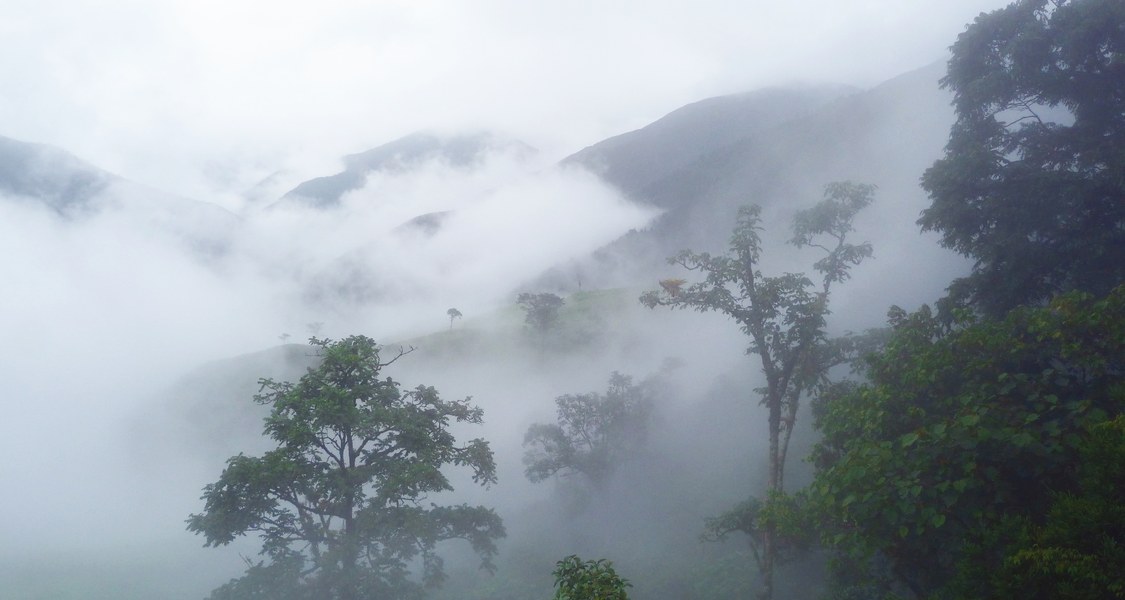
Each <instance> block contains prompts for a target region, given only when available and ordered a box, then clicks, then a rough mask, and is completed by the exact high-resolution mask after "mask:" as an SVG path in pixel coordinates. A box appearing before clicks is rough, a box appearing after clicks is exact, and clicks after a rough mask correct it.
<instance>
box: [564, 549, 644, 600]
mask: <svg viewBox="0 0 1125 600" xmlns="http://www.w3.org/2000/svg"><path fill="white" fill-rule="evenodd" d="M551 574H552V575H554V576H555V587H556V588H558V590H556V591H555V600H628V598H629V595H628V594H627V593H626V591H625V590H626V589H627V588H630V587H633V586H632V584H630V583H629V580H627V579H623V578H621V577H620V576H619V575H618V574H617V571H615V570H614V569H613V563H612V562H610V561H608V560H605V559H604V558H603V559H600V560H587V561H583V560H582V559H581V558H579V557H578V556H576V555H571V556H568V557H566V558H564V559H562V560H560V561H559V562H557V563H555V570H554V571H553V572H552V573H551Z"/></svg>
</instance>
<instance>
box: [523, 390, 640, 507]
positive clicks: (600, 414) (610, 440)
mask: <svg viewBox="0 0 1125 600" xmlns="http://www.w3.org/2000/svg"><path fill="white" fill-rule="evenodd" d="M652 396H653V392H652V390H651V386H648V385H645V384H639V385H637V384H634V383H633V378H632V377H629V376H627V375H622V374H620V373H617V372H616V371H615V372H614V373H613V374H612V375H611V376H610V378H609V388H608V389H607V390H606V393H605V395H602V394H598V393H589V394H577V395H575V394H565V395H563V396H559V397H558V398H555V405H556V406H557V413H558V422H557V423H549V424H548V423H535V424H533V425H532V426H531V427H528V429H527V434H526V435H525V436H524V440H523V445H524V446H525V447H528V448H529V449H528V451H527V453H526V454H525V455H524V459H523V462H524V465H525V466H526V467H527V470H526V474H527V478H528V479H530V480H531V481H532V482H540V481H543V480H545V479H547V478H549V477H552V476H554V475H555V474H557V473H559V472H562V473H577V474H581V475H583V476H585V477H586V478H587V479H589V480H590V481H591V482H593V484H594V485H595V486H596V487H600V486H602V485H603V484H604V483H605V482H606V480H607V479H608V478H609V476H610V475H611V474H612V473H613V470H614V468H615V467H616V466H617V465H618V463H620V462H621V460H623V459H624V458H625V457H626V456H627V455H629V454H630V453H632V452H634V451H635V450H636V449H637V448H638V447H639V446H640V444H641V443H642V442H643V441H644V437H645V433H646V432H647V429H648V424H649V421H650V419H651V416H652V409H653V406H652V405H653V402H652Z"/></svg>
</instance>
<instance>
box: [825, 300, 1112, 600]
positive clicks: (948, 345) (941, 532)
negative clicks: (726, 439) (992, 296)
mask: <svg viewBox="0 0 1125 600" xmlns="http://www.w3.org/2000/svg"><path fill="white" fill-rule="evenodd" d="M891 322H892V325H893V326H894V333H893V335H892V337H891V339H890V340H889V342H888V343H887V345H886V347H885V348H884V349H883V350H882V351H881V352H879V353H876V354H873V355H871V356H870V357H868V358H867V359H866V361H865V366H864V368H863V370H862V374H863V375H864V376H865V377H866V378H867V382H866V383H863V384H852V385H849V386H846V387H844V388H843V389H842V390H840V391H839V393H838V394H836V395H835V396H834V397H833V398H832V399H831V400H830V401H828V402H827V403H826V404H825V406H823V407H822V410H821V412H820V414H821V417H820V419H819V423H818V425H819V428H820V429H821V431H822V433H823V439H822V441H821V442H820V443H819V444H818V446H817V448H816V449H815V451H814V455H813V458H814V461H815V464H816V467H817V473H816V476H815V479H814V482H813V484H812V485H811V486H810V488H809V489H808V494H809V502H810V504H811V505H812V506H813V507H814V510H815V513H816V514H817V515H818V516H819V519H820V522H819V524H818V525H817V526H816V529H818V530H819V531H821V532H822V533H823V535H824V540H825V541H826V542H827V543H828V544H829V545H831V546H833V547H834V548H836V550H837V551H838V552H839V553H840V555H841V557H842V559H843V560H844V561H845V563H846V564H847V565H849V571H850V572H849V573H848V576H849V577H850V578H851V579H852V580H853V583H855V584H856V585H859V586H864V587H867V588H870V587H871V586H873V585H874V586H876V587H882V588H883V591H884V592H903V591H908V592H909V593H911V594H912V595H913V596H914V597H918V598H929V597H940V598H966V599H968V598H995V597H999V596H998V594H999V592H1000V591H1001V589H1000V588H999V587H998V584H997V580H996V577H997V574H999V573H1003V572H1004V570H1005V569H1012V568H1014V567H1013V566H1012V564H1011V561H1012V560H1015V559H1016V558H1017V557H1018V556H1019V554H1018V552H1019V551H1020V549H1021V548H1024V549H1026V548H1028V547H1029V546H1030V547H1033V546H1034V544H1022V543H1021V542H1020V540H1021V539H1025V538H1026V532H1027V526H1028V525H1029V524H1042V523H1044V522H1047V523H1048V528H1049V531H1058V528H1057V527H1054V528H1052V527H1051V525H1050V523H1051V519H1052V517H1051V516H1050V515H1052V514H1053V513H1052V510H1058V507H1059V498H1060V495H1066V494H1076V493H1077V494H1082V487H1081V482H1082V479H1081V477H1080V475H1081V470H1080V469H1079V468H1078V465H1080V464H1081V463H1082V459H1081V456H1082V448H1083V446H1084V444H1085V443H1086V440H1088V439H1089V437H1090V434H1091V431H1092V430H1094V429H1095V428H1096V427H1097V426H1098V424H1099V423H1102V422H1104V421H1106V420H1107V419H1112V418H1113V417H1115V416H1117V415H1120V414H1122V413H1123V412H1125V386H1123V385H1122V375H1123V374H1125V286H1122V287H1119V288H1117V289H1116V290H1114V291H1113V292H1112V293H1111V294H1110V295H1109V296H1108V297H1106V298H1105V299H1101V300H1098V299H1095V298H1093V297H1091V296H1090V295H1086V294H1080V293H1068V294H1064V295H1062V296H1059V297H1057V298H1055V300H1053V301H1052V302H1051V303H1050V305H1048V306H1046V307H1040V308H1030V307H1025V308H1021V309H1017V310H1014V311H1012V312H1011V313H1009V314H1008V315H1007V316H1006V317H1005V318H1004V319H1003V320H1001V321H995V320H973V319H970V320H968V321H966V322H962V323H960V325H959V326H958V328H956V329H954V330H952V331H950V330H947V329H946V328H944V327H943V326H942V325H941V323H940V321H939V320H938V319H937V318H936V317H935V316H934V315H933V314H931V313H930V311H929V310H921V311H918V312H916V313H914V314H907V313H905V311H902V310H898V309H895V310H893V311H892V319H891ZM1063 506H1065V503H1064V504H1063ZM1052 507H1055V508H1054V509H1053V508H1052ZM1071 507H1072V508H1074V505H1071ZM1072 514H1073V515H1077V514H1078V513H1072ZM1055 518H1057V517H1055ZM1109 523H1111V522H1103V523H1102V525H1101V526H1105V525H1109ZM1085 527H1086V528H1088V529H1090V528H1097V527H1099V525H1095V524H1092V523H1086V525H1085ZM1076 531H1077V527H1076ZM1042 539H1044V540H1048V539H1052V538H1051V537H1050V536H1049V535H1048V536H1047V537H1044V538H1042ZM885 575H889V580H888V581H887V582H886V583H885V584H880V583H879V580H880V579H883V577H884V576H885ZM1052 597H1054V596H1052Z"/></svg>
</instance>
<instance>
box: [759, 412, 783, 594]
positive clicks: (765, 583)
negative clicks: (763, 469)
mask: <svg viewBox="0 0 1125 600" xmlns="http://www.w3.org/2000/svg"><path fill="white" fill-rule="evenodd" d="M770 396H771V397H770V399H769V409H770V416H769V427H770V465H769V480H768V482H767V483H766V499H765V502H766V503H768V502H769V499H770V497H771V496H772V495H773V492H774V491H778V490H780V487H781V469H782V464H781V396H780V395H779V394H776V393H774V394H770ZM776 557H777V526H776V524H774V522H773V520H772V519H771V520H769V521H767V522H766V528H765V532H764V535H763V536H762V573H761V575H762V589H761V590H760V591H759V592H758V597H759V598H761V599H762V600H772V599H773V567H774V562H775V559H776Z"/></svg>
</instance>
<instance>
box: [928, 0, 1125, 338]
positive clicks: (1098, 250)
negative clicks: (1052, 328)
mask: <svg viewBox="0 0 1125 600" xmlns="http://www.w3.org/2000/svg"><path fill="white" fill-rule="evenodd" d="M952 51H953V56H952V58H951V59H950V60H949V69H948V73H947V75H946V76H945V78H944V79H942V86H943V87H946V88H948V89H951V90H952V91H953V93H954V107H955V109H956V114H957V120H956V123H955V124H954V125H953V128H952V129H951V131H950V137H949V143H948V145H947V146H946V148H945V156H944V157H943V158H942V159H940V160H938V161H937V162H935V163H934V165H933V166H932V167H930V169H929V170H927V171H926V173H925V175H924V176H923V178H922V187H923V188H925V189H926V191H927V192H928V193H929V196H930V199H931V200H932V204H931V206H930V207H929V208H927V209H926V210H925V211H924V212H923V214H922V217H921V219H920V220H919V224H920V225H922V228H923V229H924V230H933V231H937V232H940V233H941V235H942V240H941V243H942V245H944V246H946V247H948V248H952V249H954V250H956V251H957V252H960V253H961V254H964V255H965V256H968V257H971V258H973V259H974V260H975V261H976V264H975V267H974V268H973V271H972V274H971V275H969V276H968V277H965V278H963V279H958V280H957V281H955V282H954V283H953V285H952V286H950V296H949V298H948V301H949V302H951V303H952V304H953V305H954V306H955V305H966V304H967V305H971V306H973V307H975V308H976V309H978V310H980V311H981V312H983V313H985V314H988V315H990V316H994V317H996V316H1001V315H1003V313H1004V312H1006V311H1007V310H1009V309H1011V308H1012V307H1014V306H1018V305H1023V304H1041V303H1043V302H1044V301H1046V300H1048V299H1049V298H1051V297H1052V296H1054V295H1055V294H1058V293H1060V292H1063V291H1067V290H1072V289H1078V290H1084V291H1088V292H1092V293H1094V294H1095V295H1104V294H1105V293H1107V292H1108V291H1109V290H1110V289H1112V288H1113V287H1114V286H1116V285H1117V284H1118V283H1120V282H1122V281H1125V177H1123V176H1122V173H1125V2H1121V0H1020V1H1018V2H1014V3H1013V4H1011V5H1009V6H1008V7H1007V8H1004V9H1001V10H997V11H994V12H992V13H988V14H982V15H981V16H979V17H978V18H977V19H976V21H975V22H974V23H973V24H972V25H971V26H970V27H968V28H967V29H966V30H965V32H964V33H962V34H961V35H960V36H959V37H958V38H957V42H956V43H955V44H954V45H953V46H952ZM948 307H949V305H944V306H943V308H948ZM943 312H946V313H948V310H943Z"/></svg>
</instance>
